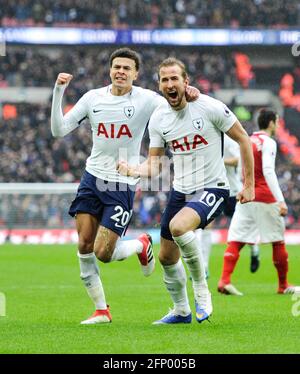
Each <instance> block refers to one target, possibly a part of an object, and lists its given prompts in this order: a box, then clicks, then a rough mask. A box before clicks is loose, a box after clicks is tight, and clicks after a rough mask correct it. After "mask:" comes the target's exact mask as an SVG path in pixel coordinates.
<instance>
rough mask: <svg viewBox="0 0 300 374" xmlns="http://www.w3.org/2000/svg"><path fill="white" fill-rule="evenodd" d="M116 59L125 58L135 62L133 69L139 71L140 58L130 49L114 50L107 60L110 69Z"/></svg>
mask: <svg viewBox="0 0 300 374" xmlns="http://www.w3.org/2000/svg"><path fill="white" fill-rule="evenodd" d="M117 57H125V58H130V59H131V60H133V61H134V62H135V68H136V70H137V71H139V68H140V64H141V59H140V56H139V54H138V53H137V52H135V51H133V50H132V49H130V48H119V49H116V50H115V51H114V52H113V53H112V54H111V55H110V58H109V66H110V67H112V64H113V60H114V59H115V58H117Z"/></svg>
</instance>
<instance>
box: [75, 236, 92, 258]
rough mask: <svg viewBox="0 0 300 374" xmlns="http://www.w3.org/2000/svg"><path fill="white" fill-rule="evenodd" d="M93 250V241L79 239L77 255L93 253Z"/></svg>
mask: <svg viewBox="0 0 300 374" xmlns="http://www.w3.org/2000/svg"><path fill="white" fill-rule="evenodd" d="M93 249H94V241H93V240H89V239H86V238H79V241H78V251H79V253H81V254H82V255H85V254H88V253H91V252H93Z"/></svg>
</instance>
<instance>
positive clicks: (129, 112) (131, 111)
mask: <svg viewBox="0 0 300 374" xmlns="http://www.w3.org/2000/svg"><path fill="white" fill-rule="evenodd" d="M124 113H125V116H126V117H127V118H131V117H133V115H134V106H125V107H124Z"/></svg>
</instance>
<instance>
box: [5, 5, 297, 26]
mask: <svg viewBox="0 0 300 374" xmlns="http://www.w3.org/2000/svg"><path fill="white" fill-rule="evenodd" d="M0 24H1V25H2V26H3V27H5V26H6V27H8V26H68V27H70V26H81V27H88V26H93V27H111V28H128V27H146V28H155V27H163V28H186V27H187V28H195V27H232V28H236V27H249V26H255V27H264V28H265V27H270V26H281V27H282V26H283V27H284V26H285V27H287V26H297V25H298V24H299V3H298V1H296V0H290V1H288V2H286V1H284V0H251V1H246V2H240V1H238V0H224V1H219V0H212V1H209V2H204V1H201V0H189V1H187V0H142V1H140V0H111V1H102V2H101V6H99V2H98V1H96V0H87V1H84V2H82V1H80V0H75V1H74V0H73V1H62V0H49V1H47V2H44V1H41V0H39V1H36V0H35V1H33V0H22V1H17V0H13V1H9V0H4V1H2V6H1V9H0Z"/></svg>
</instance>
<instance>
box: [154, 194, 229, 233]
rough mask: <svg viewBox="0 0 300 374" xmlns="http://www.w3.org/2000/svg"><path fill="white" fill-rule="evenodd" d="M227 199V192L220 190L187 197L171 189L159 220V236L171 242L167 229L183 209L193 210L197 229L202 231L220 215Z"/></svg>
mask: <svg viewBox="0 0 300 374" xmlns="http://www.w3.org/2000/svg"><path fill="white" fill-rule="evenodd" d="M228 197H229V190H224V189H221V188H205V189H204V190H201V191H197V192H196V193H194V194H191V195H187V194H184V193H181V192H178V191H175V190H174V189H172V191H171V193H170V196H169V200H168V203H167V207H166V210H165V211H164V214H163V216H162V219H161V236H162V237H163V238H164V239H167V240H173V238H172V234H171V232H170V229H169V224H170V221H171V219H172V218H173V217H174V216H175V215H176V214H177V213H178V212H179V211H180V210H181V209H182V208H184V207H189V208H192V209H194V210H195V211H196V212H197V213H198V215H199V217H200V218H201V223H200V225H199V227H198V228H202V229H204V227H205V226H207V225H208V224H209V223H210V222H211V221H213V220H214V219H215V218H216V217H217V216H218V215H220V214H221V213H222V211H223V208H224V202H225V201H226V200H227V199H228Z"/></svg>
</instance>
